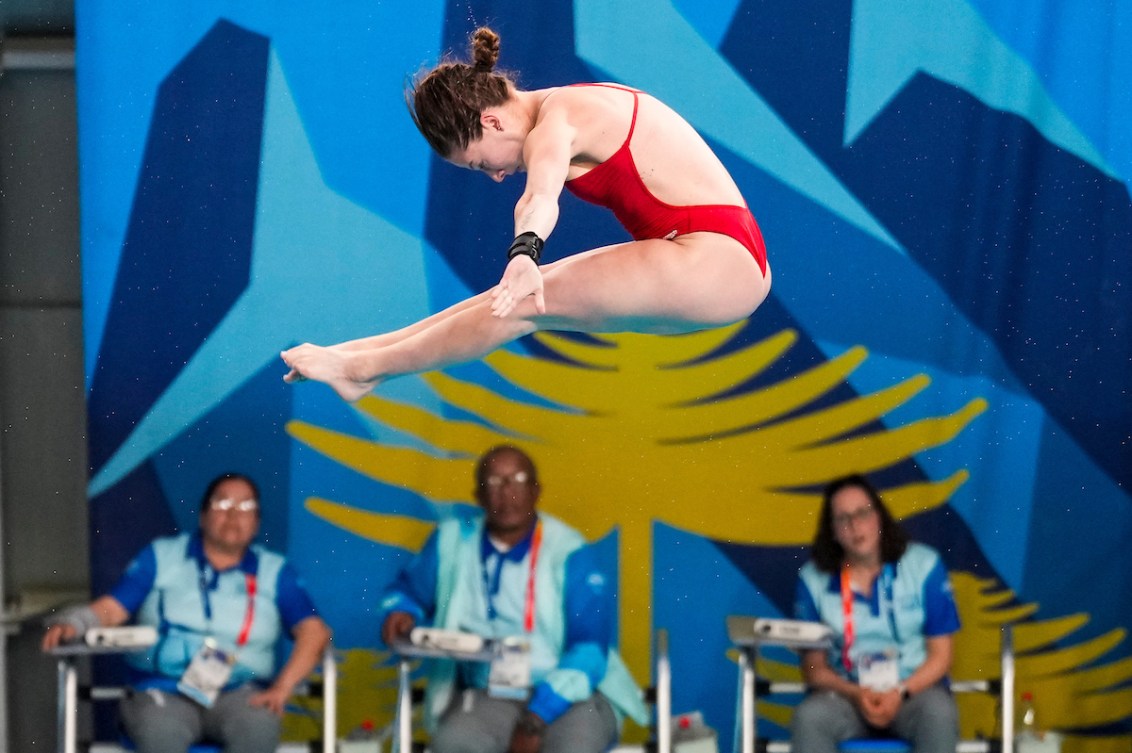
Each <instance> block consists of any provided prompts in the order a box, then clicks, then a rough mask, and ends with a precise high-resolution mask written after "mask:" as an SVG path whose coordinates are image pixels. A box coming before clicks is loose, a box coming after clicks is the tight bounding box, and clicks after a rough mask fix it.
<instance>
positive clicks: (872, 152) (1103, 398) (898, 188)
mask: <svg viewBox="0 0 1132 753" xmlns="http://www.w3.org/2000/svg"><path fill="white" fill-rule="evenodd" d="M897 144H899V145H900V147H899V149H896V148H894V146H895V145H897ZM957 155H960V156H963V157H965V160H960V161H958V162H957V161H956V156H957ZM846 156H847V157H849V158H850V159H849V160H846V163H847V164H846V167H845V169H844V170H843V171H842V174H843V175H844V179H845V181H846V183H848V184H849V185H851V186H853V187H854V189H855V191H856V193H857V195H858V196H860V197H862V198H863V200H864V201H865V203H866V205H867V206H869V207H870V209H871V211H872V212H873V213H874V214H875V215H876V216H877V217H878V218H879V219H880V220H881V221H882V222H883V223H884V224H885V226H886V227H887V228H888V229H889V230H890V231H891V232H892V233H893V235H895V236H896V237H897V238H898V239H899V240H900V241H901V242H902V243H903V244H904V245H905V247H906V248H907V249H908V251H909V253H910V254H911V255H912V256H913V258H915V259H916V260H917V261H918V262H919V263H920V264H921V266H922V267H923V268H924V269H925V270H926V271H927V272H928V273H929V274H931V275H932V277H934V278H935V279H936V280H937V281H938V282H939V284H940V285H941V287H942V288H943V289H944V290H946V291H947V293H948V295H949V296H950V298H951V299H952V301H953V302H954V303H955V306H956V307H957V308H958V309H959V310H960V311H962V312H963V313H964V314H965V315H966V316H967V317H968V319H970V320H971V321H972V322H974V324H975V325H976V326H978V327H979V328H980V329H981V330H982V331H983V332H984V333H986V334H987V335H988V336H989V337H990V338H991V339H993V340H994V342H995V343H996V345H997V347H998V350H999V352H1000V353H1002V355H1003V357H1004V358H1005V360H1006V361H1007V362H1008V363H1009V364H1010V368H1011V370H1012V371H1013V372H1014V373H1015V374H1016V375H1017V376H1018V378H1019V380H1020V381H1021V382H1022V383H1023V384H1025V385H1026V386H1027V387H1028V388H1029V391H1030V394H1031V395H1032V396H1033V397H1034V398H1035V400H1037V401H1038V402H1040V403H1041V404H1042V406H1043V407H1044V408H1045V410H1046V411H1047V412H1048V413H1049V414H1050V415H1051V416H1053V417H1054V418H1055V419H1056V420H1057V421H1058V423H1059V424H1060V425H1061V426H1062V427H1063V428H1064V429H1065V430H1066V431H1067V432H1068V433H1069V434H1070V435H1072V436H1073V437H1074V439H1075V440H1076V441H1077V442H1078V444H1079V445H1080V446H1081V447H1082V448H1083V449H1084V450H1085V451H1086V452H1087V453H1088V454H1089V455H1090V456H1091V457H1092V458H1093V460H1094V461H1095V462H1096V463H1097V465H1098V466H1100V467H1101V468H1104V469H1105V471H1106V472H1107V473H1108V474H1109V475H1110V476H1111V477H1112V478H1113V479H1114V480H1116V481H1117V482H1118V483H1120V484H1122V485H1123V486H1125V487H1126V488H1127V487H1128V486H1129V484H1130V483H1132V403H1130V401H1129V400H1128V395H1129V394H1132V337H1130V326H1132V202H1130V201H1129V196H1128V191H1127V189H1126V188H1125V186H1124V185H1123V184H1122V183H1119V182H1117V181H1115V180H1113V179H1111V178H1108V177H1107V176H1105V175H1103V174H1102V173H1101V172H1099V171H1098V170H1097V169H1096V168H1094V167H1092V166H1090V165H1088V164H1086V163H1084V162H1083V161H1082V160H1081V159H1080V158H1078V157H1076V156H1075V155H1072V154H1070V153H1068V152H1064V151H1062V150H1060V149H1058V148H1057V147H1055V146H1054V145H1053V144H1051V143H1050V142H1048V141H1046V140H1045V138H1044V137H1042V135H1041V134H1040V133H1038V132H1037V131H1036V130H1035V129H1034V128H1033V126H1032V125H1030V123H1028V122H1027V121H1026V120H1024V119H1022V118H1019V117H1017V116H1014V115H1010V114H1006V113H1001V112H998V111H994V110H990V109H989V108H987V107H986V105H984V104H983V103H982V102H980V101H978V100H977V99H975V98H974V97H972V96H970V95H969V94H967V93H966V92H963V91H961V90H958V89H956V88H954V87H952V86H950V85H948V84H945V83H942V82H939V81H936V80H935V79H932V78H930V77H927V76H923V75H918V76H916V77H915V78H913V80H912V81H911V82H910V83H909V85H908V86H907V87H905V88H904V89H903V90H902V91H901V93H900V94H899V95H898V96H897V97H896V98H895V99H894V100H893V103H892V106H891V107H889V108H887V109H886V110H885V111H884V112H882V113H881V114H880V116H879V117H878V118H877V119H876V121H875V122H874V124H873V126H872V127H871V128H869V129H868V130H867V131H866V132H865V134H864V137H863V138H862V139H861V140H859V141H858V143H857V144H856V145H855V147H854V149H853V150H852V152H851V154H849V155H846ZM866 174H868V175H871V176H872V177H870V178H868V179H866ZM878 176H880V177H881V179H880V180H877V177H878ZM962 208H969V209H968V210H967V213H966V214H959V212H961V211H962Z"/></svg>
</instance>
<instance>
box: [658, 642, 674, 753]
mask: <svg viewBox="0 0 1132 753" xmlns="http://www.w3.org/2000/svg"><path fill="white" fill-rule="evenodd" d="M656 748H657V753H672V665H671V664H670V663H669V661H668V631H667V630H664V629H661V630H658V631H657V632H656Z"/></svg>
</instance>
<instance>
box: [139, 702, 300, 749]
mask: <svg viewBox="0 0 1132 753" xmlns="http://www.w3.org/2000/svg"><path fill="white" fill-rule="evenodd" d="M258 690H259V689H258V688H256V687H255V686H254V685H244V686H243V687H239V688H236V689H235V690H230V691H228V692H226V693H221V694H220V698H218V699H217V700H216V703H215V704H214V705H213V707H212V708H210V709H206V708H204V707H203V706H201V705H199V704H197V703H195V702H193V701H190V700H189V699H188V698H186V697H185V696H183V695H181V694H179V693H170V692H164V691H160V690H156V689H151V690H139V691H134V692H133V693H131V694H130V695H129V696H127V697H126V698H125V700H123V701H122V703H121V705H120V706H119V709H120V710H121V714H122V723H123V725H124V726H125V728H126V734H128V735H129V736H130V739H131V740H133V742H134V745H135V746H136V747H137V750H138V753H185V751H187V750H188V749H189V746H190V745H193V744H195V743H198V742H206V741H207V742H211V743H217V744H221V745H223V746H224V752H225V753H274V752H275V749H276V748H277V747H278V745H279V733H280V728H281V725H282V720H281V719H280V718H279V717H277V716H275V714H273V713H272V712H271V711H268V710H267V709H265V708H262V707H259V706H249V705H248V698H250V697H251V696H252V694H254V693H256V692H258Z"/></svg>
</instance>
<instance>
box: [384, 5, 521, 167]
mask: <svg viewBox="0 0 1132 753" xmlns="http://www.w3.org/2000/svg"><path fill="white" fill-rule="evenodd" d="M471 51H472V62H471V63H461V62H457V61H454V60H446V61H444V62H442V63H440V65H438V66H436V67H435V68H433V69H432V70H431V71H429V72H428V73H420V74H417V76H416V77H415V78H414V79H413V81H412V83H410V84H409V86H408V88H407V89H406V90H405V103H406V104H407V105H408V106H409V115H411V116H412V118H413V122H414V123H416V125H417V130H419V131H420V132H421V135H422V136H424V137H425V139H426V140H427V141H428V143H429V145H430V146H432V148H433V149H434V150H436V153H437V154H439V155H440V156H442V157H447V156H448V155H450V154H451V153H452V152H453V151H455V150H456V149H465V148H467V146H468V144H470V143H471V142H473V141H475V140H476V139H478V138H480V137H481V136H482V135H483V124H482V123H480V115H482V114H483V111H484V110H486V109H487V108H489V107H497V106H499V105H501V104H503V103H504V102H506V101H507V98H508V97H509V96H510V93H511V89H512V88H513V87H514V85H515V84H514V82H513V81H512V80H511V78H510V77H509V76H507V75H504V74H501V73H495V72H494V70H495V63H496V61H497V60H499V35H498V34H496V33H495V32H494V31H492V30H491V29H489V28H487V27H486V26H481V27H480V28H478V29H476V30H475V31H474V32H473V33H472V38H471Z"/></svg>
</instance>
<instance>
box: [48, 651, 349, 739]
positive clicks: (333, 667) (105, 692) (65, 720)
mask: <svg viewBox="0 0 1132 753" xmlns="http://www.w3.org/2000/svg"><path fill="white" fill-rule="evenodd" d="M129 650H130V649H124V648H122V647H118V646H88V645H86V643H74V644H66V645H63V646H59V647H58V648H56V649H54V650H53V651H52V652H51V654H52V656H55V657H56V658H57V659H58V662H57V676H58V706H57V712H56V720H57V721H56V738H55V739H56V746H55V749H56V751H57V753H78V751H79V740H78V721H79V703H80V701H84V700H85V701H111V700H121V699H122V698H123V697H125V694H126V688H124V687H116V686H96V685H91V686H88V687H82V686H80V683H79V668H78V661H79V659H81V658H82V657H87V656H94V655H99V654H121V653H125V652H127V651H129ZM135 650H136V649H135ZM299 692H301V693H302V694H304V695H307V696H313V697H319V696H321V698H322V739H321V740H320V741H319V743H320V747H319V749H320V750H321V751H322V753H334V751H335V747H336V742H337V733H338V730H337V721H338V664H337V662H336V661H335V659H334V651H333V648H332V647H331V646H327V647H326V650H325V651H324V652H323V654H322V677H321V678H320V681H317V682H308V683H306V684H305V686H303V687H301V688H300V691H299ZM86 747H89V749H90V750H91V751H98V752H99V753H103V752H105V753H110V752H111V751H128V750H129V748H128V747H125V746H123V745H122V744H120V743H118V742H111V743H102V742H93V743H91V744H90V745H89V746H86ZM189 753H221V748H220V747H218V746H215V745H207V744H201V745H194V746H192V748H190V749H189Z"/></svg>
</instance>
